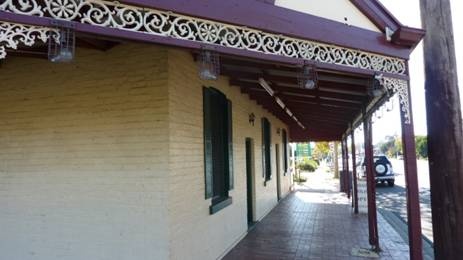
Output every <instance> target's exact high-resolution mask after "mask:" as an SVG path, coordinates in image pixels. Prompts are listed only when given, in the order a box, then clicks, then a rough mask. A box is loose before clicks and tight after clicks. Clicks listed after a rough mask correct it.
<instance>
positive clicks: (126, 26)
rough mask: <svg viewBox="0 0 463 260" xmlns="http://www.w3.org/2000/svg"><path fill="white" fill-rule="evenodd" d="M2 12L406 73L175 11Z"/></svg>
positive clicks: (382, 60)
mask: <svg viewBox="0 0 463 260" xmlns="http://www.w3.org/2000/svg"><path fill="white" fill-rule="evenodd" d="M0 3H1V4H0V10H2V11H8V12H13V13H19V14H27V15H35V16H40V17H51V18H55V19H60V20H66V21H74V22H79V23H86V24H91V25H95V26H102V27H109V28H117V29H121V30H128V31H133V32H139V33H146V34H152V35H158V36H165V37H171V38H175V39H181V40H188V41H195V42H200V43H207V44H214V45H219V46H224V47H229V48H236V49H243V50H249V51H255V52H260V53H265V54H273V55H280V56H285V57H293V58H301V59H305V60H311V61H317V62H321V63H329V64H336V65H342V66H348V67H354V68H361V69H367V70H374V71H378V72H386V73H392V74H405V72H406V65H405V64H406V63H405V60H403V59H399V58H394V57H387V56H383V55H378V54H374V53H370V52H363V51H359V50H356V49H351V48H345V47H341V46H336V45H329V44H323V43H319V42H315V41H308V40H304V39H297V38H292V37H288V36H284V35H279V34H272V33H268V32H264V31H261V30H255V29H251V28H247V27H245V26H235V25H231V24H226V23H220V22H216V21H212V20H205V19H200V18H196V17H191V16H185V15H180V14H176V13H173V12H166V11H160V10H156V9H150V8H143V7H139V6H131V5H125V4H121V3H119V2H116V1H114V2H109V1H102V0H40V1H39V0H0Z"/></svg>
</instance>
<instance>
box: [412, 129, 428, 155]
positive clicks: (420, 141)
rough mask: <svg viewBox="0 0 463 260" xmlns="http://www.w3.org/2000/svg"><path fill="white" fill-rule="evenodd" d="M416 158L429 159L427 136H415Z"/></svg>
mask: <svg viewBox="0 0 463 260" xmlns="http://www.w3.org/2000/svg"><path fill="white" fill-rule="evenodd" d="M415 143H416V145H415V147H416V156H417V157H418V158H421V159H427V158H428V138H427V137H426V136H420V135H417V136H415Z"/></svg>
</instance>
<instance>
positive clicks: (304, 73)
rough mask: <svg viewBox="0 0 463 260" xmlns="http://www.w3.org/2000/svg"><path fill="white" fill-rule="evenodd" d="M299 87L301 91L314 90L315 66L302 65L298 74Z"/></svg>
mask: <svg viewBox="0 0 463 260" xmlns="http://www.w3.org/2000/svg"><path fill="white" fill-rule="evenodd" d="M298 81H299V86H300V87H301V88H303V89H316V88H317V83H318V75H317V70H316V68H315V66H311V65H304V66H303V67H302V69H301V72H300V74H299V78H298Z"/></svg>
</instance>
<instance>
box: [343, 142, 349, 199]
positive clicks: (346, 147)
mask: <svg viewBox="0 0 463 260" xmlns="http://www.w3.org/2000/svg"><path fill="white" fill-rule="evenodd" d="M348 136H349V135H347V134H346V138H345V145H344V147H345V149H346V189H347V198H348V199H350V175H349V145H348V142H347V137H348Z"/></svg>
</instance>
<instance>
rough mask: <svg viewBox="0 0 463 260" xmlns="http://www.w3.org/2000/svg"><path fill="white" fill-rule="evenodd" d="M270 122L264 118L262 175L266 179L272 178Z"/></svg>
mask: <svg viewBox="0 0 463 260" xmlns="http://www.w3.org/2000/svg"><path fill="white" fill-rule="evenodd" d="M270 133H271V131H270V122H269V121H268V119H267V118H265V117H263V118H262V172H263V173H262V175H263V177H264V178H265V180H266V181H267V180H270V179H271V178H272V163H271V152H272V148H271V143H272V140H271V136H270Z"/></svg>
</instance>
